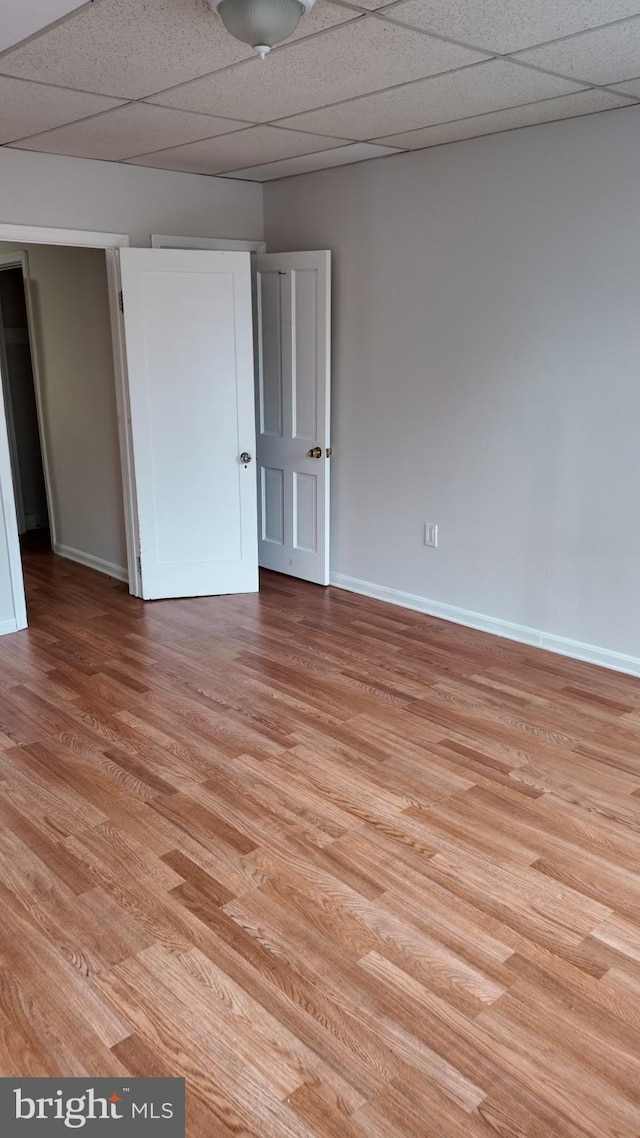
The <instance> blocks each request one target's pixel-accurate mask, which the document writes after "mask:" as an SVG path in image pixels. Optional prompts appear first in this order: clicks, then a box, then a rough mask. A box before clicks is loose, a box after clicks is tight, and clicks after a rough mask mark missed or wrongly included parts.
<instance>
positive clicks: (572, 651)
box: [330, 573, 640, 676]
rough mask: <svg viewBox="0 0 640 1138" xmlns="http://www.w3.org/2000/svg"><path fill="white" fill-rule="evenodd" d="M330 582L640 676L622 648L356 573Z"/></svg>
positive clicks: (638, 660) (637, 660)
mask: <svg viewBox="0 0 640 1138" xmlns="http://www.w3.org/2000/svg"><path fill="white" fill-rule="evenodd" d="M330 583H331V584H332V585H334V586H335V587H336V588H338V589H346V590H347V592H350V593H359V594H360V595H361V596H363V597H373V598H375V599H376V600H378V601H386V602H387V603H388V604H391V605H399V606H400V607H401V608H406V609H413V610H415V611H416V612H423V613H427V614H428V615H429V616H436V617H439V618H440V620H449V621H452V622H453V623H454V624H464V625H465V627H466V628H476V629H478V630H479V631H480V632H491V633H492V634H493V635H494V636H502V637H504V638H505V639H506V640H516V641H517V642H518V643H519V644H531V645H533V646H534V647H535V648H545V649H546V650H547V651H548V652H557V653H558V655H560V656H570V657H571V658H572V659H573V660H584V661H586V662H587V663H589V664H599V665H600V667H602V668H611V669H612V670H613V671H615V672H625V673H626V674H627V675H630V676H640V657H638V656H627V655H625V654H624V653H623V652H613V651H612V650H611V649H609V648H599V647H597V646H596V645H594V644H583V643H582V641H580V640H569V639H568V638H567V637H565V636H556V635H555V634H554V633H552V632H541V631H540V630H539V629H537V628H528V627H527V626H526V625H524V624H513V623H512V622H511V621H509V620H500V619H499V618H498V617H495V616H486V615H485V614H484V613H480V612H473V611H472V610H471V609H462V608H458V607H457V606H456V605H447V604H444V603H443V602H442V601H432V600H429V598H428V597H420V596H417V595H416V594H415V593H403V592H402V591H401V590H400V589H389V588H387V586H386V585H375V584H373V583H372V582H371V581H361V580H360V578H359V577H348V576H346V575H345V574H344V573H332V574H331V576H330Z"/></svg>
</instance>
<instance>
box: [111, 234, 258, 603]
mask: <svg viewBox="0 0 640 1138" xmlns="http://www.w3.org/2000/svg"><path fill="white" fill-rule="evenodd" d="M120 260H121V270H122V293H123V306H124V327H125V338H126V357H127V370H128V377H129V399H130V409H131V443H132V451H133V466H134V474H135V497H136V502H137V513H138V530H139V554H140V573H141V580H142V596H143V597H144V598H145V599H147V600H151V599H154V598H160V597H192V596H206V595H212V594H217V593H247V592H256V591H257V589H258V551H257V511H256V507H257V501H256V470H255V461H254V459H255V406H254V369H253V334H252V320H251V273H250V266H249V254H248V253H226V252H225V253H221V252H208V251H202V250H197V251H193V250H184V251H183V250H178V249H129V248H125V249H121V250H120Z"/></svg>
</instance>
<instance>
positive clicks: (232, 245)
mask: <svg viewBox="0 0 640 1138" xmlns="http://www.w3.org/2000/svg"><path fill="white" fill-rule="evenodd" d="M151 248H152V249H220V250H221V251H222V252H225V251H226V252H228V253H266V251H267V243H266V241H245V239H244V238H242V237H238V238H235V237H172V236H170V235H168V234H166V233H152V234H151Z"/></svg>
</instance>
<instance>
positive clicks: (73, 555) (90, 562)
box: [53, 543, 129, 582]
mask: <svg viewBox="0 0 640 1138" xmlns="http://www.w3.org/2000/svg"><path fill="white" fill-rule="evenodd" d="M53 552H54V553H57V554H58V557H66V558H67V560H68V561H77V563H78V565H86V567H87V569H97V570H98V573H105V574H106V575H107V577H115V579H116V581H125V582H126V581H128V580H129V573H128V571H127V570H126V569H125V568H123V566H122V565H113V564H112V562H111V561H104V560H103V558H102V557H94V556H93V554H92V553H83V552H82V551H81V550H80V549H72V548H71V546H70V545H58V544H57V543H56V544H55V545H54V547H53Z"/></svg>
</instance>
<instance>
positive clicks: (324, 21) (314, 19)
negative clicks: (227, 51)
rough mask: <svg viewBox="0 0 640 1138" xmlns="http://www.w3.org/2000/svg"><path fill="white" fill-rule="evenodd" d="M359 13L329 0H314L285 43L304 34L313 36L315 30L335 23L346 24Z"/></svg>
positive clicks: (330, 26)
mask: <svg viewBox="0 0 640 1138" xmlns="http://www.w3.org/2000/svg"><path fill="white" fill-rule="evenodd" d="M359 15H360V12H358V11H354V9H352V8H343V7H342V6H341V5H338V4H331V2H330V0H316V2H315V4H314V6H313V8H312V9H311V11H310V12H309V13H308V14H307V15H306V16H303V17H302V19H301V20H300V23H299V24H298V26H297V28H296V30H295V32H294V33H293V35H291V36H289V39H288V40H287V43H292V42H293V40H299V39H303V38H304V36H313V35H315V34H316V32H323V31H325V30H326V29H327V28H333V27H335V26H336V25H337V24H346V23H347V22H348V21H349V20H357V19H358V17H359Z"/></svg>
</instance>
